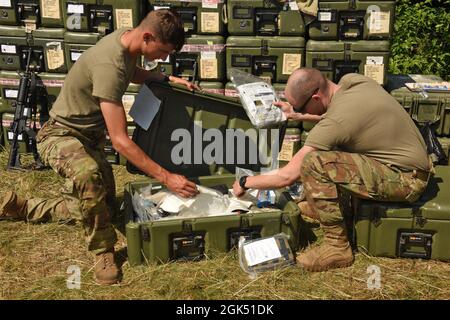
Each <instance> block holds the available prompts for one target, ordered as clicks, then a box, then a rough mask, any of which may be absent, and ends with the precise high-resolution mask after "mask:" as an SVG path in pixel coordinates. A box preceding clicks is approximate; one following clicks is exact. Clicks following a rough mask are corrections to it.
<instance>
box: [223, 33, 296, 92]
mask: <svg viewBox="0 0 450 320" xmlns="http://www.w3.org/2000/svg"><path fill="white" fill-rule="evenodd" d="M304 59H305V39H304V38H302V37H278V36H276V37H245V36H243V37H237V36H236V37H235V36H233V37H229V38H228V39H227V70H230V69H231V68H237V69H240V70H242V71H244V72H247V73H251V74H253V75H255V76H259V77H262V78H265V79H268V80H269V79H270V82H280V83H284V82H287V79H288V78H289V76H290V75H291V73H292V72H293V71H294V70H295V69H297V68H300V67H302V66H304ZM227 76H228V79H229V80H230V76H229V74H227Z"/></svg>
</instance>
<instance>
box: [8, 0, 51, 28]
mask: <svg viewBox="0 0 450 320" xmlns="http://www.w3.org/2000/svg"><path fill="white" fill-rule="evenodd" d="M45 22H47V21H45ZM0 25H12V26H26V25H27V28H30V29H36V28H38V27H40V26H41V8H40V5H39V0H3V1H2V2H0Z"/></svg>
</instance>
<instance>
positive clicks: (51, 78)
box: [0, 71, 66, 113]
mask: <svg viewBox="0 0 450 320" xmlns="http://www.w3.org/2000/svg"><path fill="white" fill-rule="evenodd" d="M65 76H66V75H64V74H55V73H39V74H38V79H37V80H38V81H37V88H38V91H37V95H38V96H37V99H36V103H37V108H38V109H37V110H38V111H39V112H40V111H41V110H50V109H51V107H52V105H53V103H54V102H55V101H56V98H57V97H58V95H59V93H60V91H61V87H62V86H63V83H64V79H65ZM19 83H20V77H19V75H18V74H17V73H16V72H13V71H0V113H3V112H9V113H14V111H15V106H16V98H17V94H18V91H19Z"/></svg>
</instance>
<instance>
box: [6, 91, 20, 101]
mask: <svg viewBox="0 0 450 320" xmlns="http://www.w3.org/2000/svg"><path fill="white" fill-rule="evenodd" d="M18 93H19V90H16V89H6V90H5V98H7V99H17V95H18Z"/></svg>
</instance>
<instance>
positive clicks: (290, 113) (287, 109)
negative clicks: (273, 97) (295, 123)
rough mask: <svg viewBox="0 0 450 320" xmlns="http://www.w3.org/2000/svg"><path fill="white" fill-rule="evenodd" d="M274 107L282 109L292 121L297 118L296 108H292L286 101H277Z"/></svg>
mask: <svg viewBox="0 0 450 320" xmlns="http://www.w3.org/2000/svg"><path fill="white" fill-rule="evenodd" d="M273 105H274V106H276V107H278V108H280V109H281V111H283V113H284V115H285V116H286V118H287V119H292V118H293V117H294V116H295V111H294V108H293V107H292V106H291V104H290V103H288V102H285V101H275V102H274V103H273Z"/></svg>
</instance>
